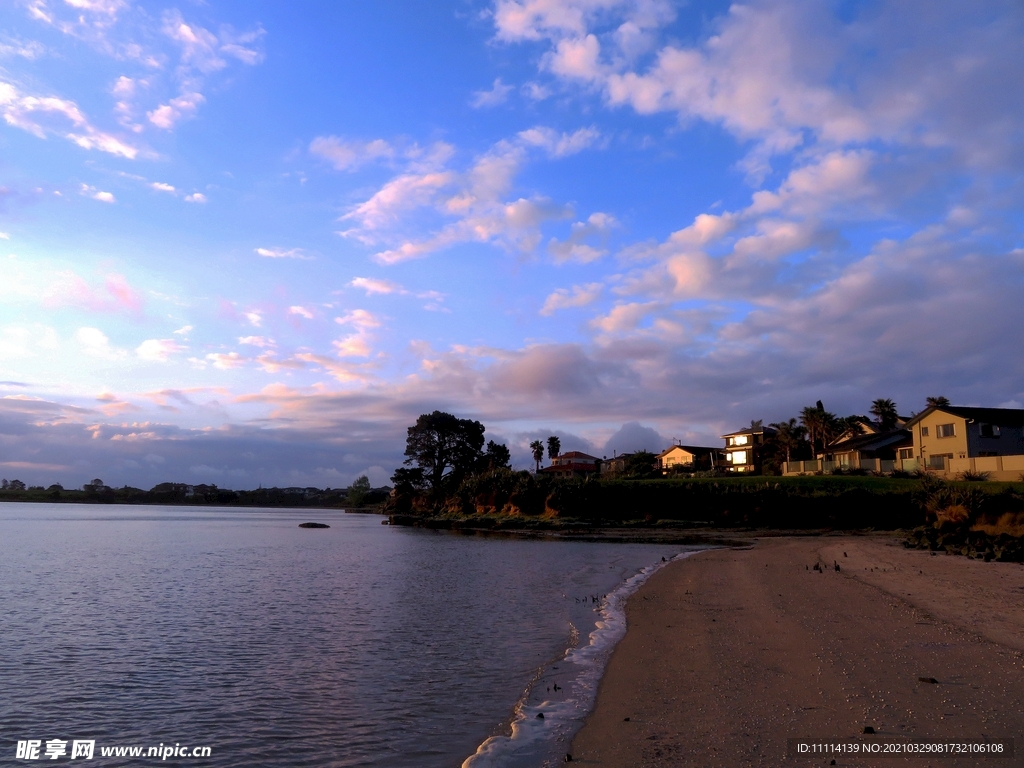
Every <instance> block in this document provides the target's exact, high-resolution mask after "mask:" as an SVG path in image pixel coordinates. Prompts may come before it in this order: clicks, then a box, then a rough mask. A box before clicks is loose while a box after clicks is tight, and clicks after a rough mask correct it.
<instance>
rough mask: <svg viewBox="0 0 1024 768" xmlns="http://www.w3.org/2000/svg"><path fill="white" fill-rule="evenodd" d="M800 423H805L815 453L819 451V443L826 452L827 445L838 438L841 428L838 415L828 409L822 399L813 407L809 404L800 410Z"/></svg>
mask: <svg viewBox="0 0 1024 768" xmlns="http://www.w3.org/2000/svg"><path fill="white" fill-rule="evenodd" d="M800 423H801V424H803V426H804V428H805V429H806V430H807V434H808V436H809V437H810V439H811V451H812V452H813V453H817V451H818V446H819V444H820V446H821V451H822V452H824V451H825V446H827V445H828V444H829V442H831V441H832V440H834V439H835V438H836V436H837V434H838V431H839V429H840V426H839V420H838V419H837V418H836V415H835V414H834V413H829V412H828V411H826V410H825V406H824V405H823V404H822V402H821V400H819V401H818V402H817V403H815V405H814V407H813V408H812V407H811V406H807V407H806V408H804V409H803V410H802V411H801V412H800Z"/></svg>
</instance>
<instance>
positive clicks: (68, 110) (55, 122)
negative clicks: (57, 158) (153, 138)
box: [0, 80, 139, 160]
mask: <svg viewBox="0 0 1024 768" xmlns="http://www.w3.org/2000/svg"><path fill="white" fill-rule="evenodd" d="M0 115H3V118H4V121H5V122H6V123H7V124H8V125H10V126H13V127H15V128H20V129H21V130H23V131H28V132H29V133H31V134H33V135H34V136H36V137H38V138H40V139H45V138H46V137H47V136H48V135H54V134H55V135H60V136H63V137H64V138H66V139H67V140H68V141H71V142H74V143H75V144H77V145H78V146H80V147H82V148H83V149H96V150H99V151H101V152H107V153H108V154H112V155H117V156H120V157H125V158H128V159H129V160H133V159H135V158H136V157H137V156H138V154H139V150H138V148H137V147H135V146H132V145H131V144H129V143H127V142H125V141H122V140H121V139H119V138H117V137H116V136H114V135H112V134H109V133H106V132H104V131H101V130H99V129H97V128H96V127H94V126H93V125H92V124H91V123H90V122H89V120H88V118H86V116H85V114H84V113H83V112H82V111H81V110H80V109H79V107H78V105H77V104H76V103H75V102H73V101H69V100H67V99H61V98H58V97H56V96H33V95H28V94H25V93H22V92H21V91H20V90H19V89H18V88H17V87H15V86H14V85H13V84H12V83H10V82H5V81H3V80H0Z"/></svg>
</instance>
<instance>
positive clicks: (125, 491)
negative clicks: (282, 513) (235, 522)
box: [0, 478, 391, 507]
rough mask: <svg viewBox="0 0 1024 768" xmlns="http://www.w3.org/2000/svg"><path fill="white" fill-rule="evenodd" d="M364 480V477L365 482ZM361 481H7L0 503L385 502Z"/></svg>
mask: <svg viewBox="0 0 1024 768" xmlns="http://www.w3.org/2000/svg"><path fill="white" fill-rule="evenodd" d="M360 480H364V478H360ZM360 480H357V481H356V482H355V483H353V485H352V486H351V487H350V488H333V489H332V488H324V489H320V488H259V489H257V490H252V491H232V490H230V489H227V488H218V487H217V486H216V485H205V484H200V485H189V484H186V483H160V484H159V485H155V486H153V487H152V488H150V489H149V490H148V491H145V490H142V489H141V488H132V487H131V486H127V485H126V486H124V487H122V488H111V487H110V486H108V485H105V484H104V483H103V481H101V480H93V481H92V482H91V483H86V484H85V485H84V486H82V488H81V489H77V488H71V489H68V488H64V487H62V486H60V485H51V486H48V487H43V486H26V485H25V483H23V482H21V481H18V480H12V481H7V480H4V481H3V482H2V487H0V501H39V502H74V503H80V504H174V505H195V506H203V505H210V506H214V505H215V506H238V507H367V506H372V505H377V504H380V503H381V502H383V501H384V500H385V499H386V498H387V497H388V494H389V493H390V491H391V489H390V488H370V487H369V482H368V481H364V482H360Z"/></svg>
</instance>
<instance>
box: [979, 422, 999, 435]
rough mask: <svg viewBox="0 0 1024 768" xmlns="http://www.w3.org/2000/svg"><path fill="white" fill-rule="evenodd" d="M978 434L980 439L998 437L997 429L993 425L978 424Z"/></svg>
mask: <svg viewBox="0 0 1024 768" xmlns="http://www.w3.org/2000/svg"><path fill="white" fill-rule="evenodd" d="M978 432H979V434H980V435H981V436H982V437H999V427H998V426H996V425H995V424H979V425H978Z"/></svg>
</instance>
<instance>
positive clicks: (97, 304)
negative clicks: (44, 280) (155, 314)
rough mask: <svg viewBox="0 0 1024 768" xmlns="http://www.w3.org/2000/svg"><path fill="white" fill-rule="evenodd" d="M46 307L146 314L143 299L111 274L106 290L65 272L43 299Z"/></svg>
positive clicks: (126, 281) (117, 275)
mask: <svg viewBox="0 0 1024 768" xmlns="http://www.w3.org/2000/svg"><path fill="white" fill-rule="evenodd" d="M43 305H44V306H46V307H48V308H59V307H75V308H78V309H84V310H87V311H89V312H125V313H127V314H132V315H140V314H141V313H142V296H141V295H140V294H139V292H138V291H136V290H135V289H134V288H133V287H132V286H131V285H129V283H128V280H127V279H126V278H125V277H124V275H120V274H117V273H111V274H109V275H107V277H106V279H105V280H104V281H103V287H102V288H98V287H96V286H93V285H90V284H89V283H88V282H86V281H85V279H84V278H82V277H81V276H79V275H77V274H75V273H74V272H70V271H69V272H63V273H61V274H60V275H59V276H58V278H57V280H56V281H54V282H53V283H52V284H51V285H50V288H49V289H48V290H47V291H46V293H45V294H44V296H43Z"/></svg>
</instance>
